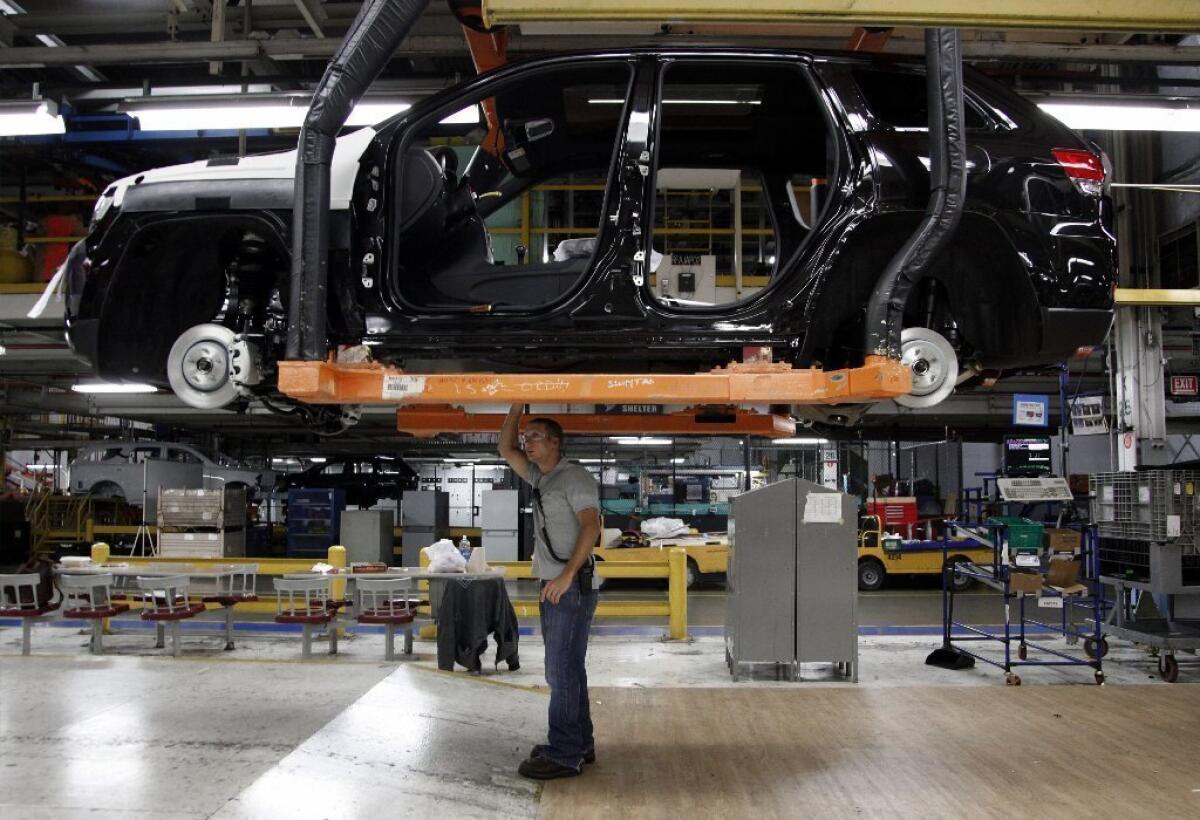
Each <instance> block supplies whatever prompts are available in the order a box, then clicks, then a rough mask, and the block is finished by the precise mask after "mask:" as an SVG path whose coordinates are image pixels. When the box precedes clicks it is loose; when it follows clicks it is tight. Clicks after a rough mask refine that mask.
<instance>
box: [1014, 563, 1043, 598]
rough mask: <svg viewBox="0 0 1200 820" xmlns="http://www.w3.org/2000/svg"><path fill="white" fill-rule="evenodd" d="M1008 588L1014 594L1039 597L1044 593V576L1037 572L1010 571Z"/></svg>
mask: <svg viewBox="0 0 1200 820" xmlns="http://www.w3.org/2000/svg"><path fill="white" fill-rule="evenodd" d="M1008 586H1009V588H1010V589H1012V591H1013V592H1022V593H1024V594H1026V595H1037V594H1038V593H1039V592H1041V591H1042V576H1041V575H1040V574H1039V573H1036V572H1021V571H1019V570H1015V569H1014V570H1010V571H1009V574H1008Z"/></svg>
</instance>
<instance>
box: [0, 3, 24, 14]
mask: <svg viewBox="0 0 1200 820" xmlns="http://www.w3.org/2000/svg"><path fill="white" fill-rule="evenodd" d="M24 13H25V9H23V8H21V7H20V6H18V5H17V4H16V3H15V2H13V0H0V14H24Z"/></svg>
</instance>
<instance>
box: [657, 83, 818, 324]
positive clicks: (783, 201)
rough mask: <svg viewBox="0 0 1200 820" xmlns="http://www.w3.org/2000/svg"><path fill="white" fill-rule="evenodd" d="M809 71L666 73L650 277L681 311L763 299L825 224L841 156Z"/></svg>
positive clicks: (660, 295) (663, 297) (661, 294)
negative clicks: (656, 255) (654, 263)
mask: <svg viewBox="0 0 1200 820" xmlns="http://www.w3.org/2000/svg"><path fill="white" fill-rule="evenodd" d="M800 71H801V69H799V68H797V67H792V66H779V65H774V66H767V65H761V64H759V65H756V64H754V63H745V64H741V65H729V64H722V65H715V64H706V63H701V64H688V63H680V64H676V65H673V66H670V67H668V68H667V70H666V72H665V74H664V79H663V83H662V91H661V94H662V97H661V99H662V105H661V113H660V123H661V124H660V129H659V138H658V145H657V149H656V152H657V169H658V170H657V172H656V175H655V195H654V229H653V237H652V239H653V249H654V250H655V251H656V252H657V251H661V253H662V255H663V259H662V262H661V264H660V265H659V266H658V269H657V270H656V271H655V272H654V273H653V274H652V275H651V277H649V280H650V281H649V282H648V284H649V287H650V290H651V292H652V293H653V294H654V296H655V297H657V298H658V299H660V300H661V301H664V302H667V303H668V304H670V305H671V306H672V307H678V308H684V309H687V308H695V309H704V308H711V307H720V306H723V305H729V304H732V303H735V302H739V301H743V300H746V299H750V298H753V297H754V296H756V295H757V294H758V293H760V292H761V291H762V290H763V289H764V288H766V287H768V286H770V285H771V283H772V282H774V281H777V280H778V279H779V278H781V277H782V276H783V275H784V274H785V273H786V271H788V270H789V269H791V266H790V265H789V262H790V261H791V260H793V259H794V258H795V257H796V255H797V252H798V251H799V249H800V248H801V246H802V245H803V244H804V242H805V240H806V239H807V237H808V236H810V235H811V234H812V233H813V230H814V228H815V227H816V225H817V223H818V222H819V219H820V215H821V211H822V208H823V207H824V204H825V193H826V191H827V190H828V184H827V181H828V180H829V179H830V178H832V176H833V173H834V170H835V169H834V163H835V162H836V150H835V149H834V147H833V145H832V136H831V135H830V132H829V130H828V125H827V123H826V119H825V117H824V116H823V114H822V112H821V110H820V109H819V108H818V104H819V103H818V101H817V100H816V98H815V97H814V95H813V93H812V91H811V87H810V85H809V83H808V82H807V81H806V79H805V78H804V77H803V76H801V75H800Z"/></svg>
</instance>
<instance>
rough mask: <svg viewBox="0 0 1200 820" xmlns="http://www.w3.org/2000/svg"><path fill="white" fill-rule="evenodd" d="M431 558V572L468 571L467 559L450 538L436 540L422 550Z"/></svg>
mask: <svg viewBox="0 0 1200 820" xmlns="http://www.w3.org/2000/svg"><path fill="white" fill-rule="evenodd" d="M421 551H422V552H423V553H425V557H426V558H428V559H429V571H430V572H466V571H467V559H466V558H463V556H462V553H461V552H459V551H458V547H456V546H454V542H453V541H451V540H450V539H449V538H443V539H441V540H440V541H434V542H433V543H432V544H430V545H429V546H428V547H425V548H424V549H423V550H421Z"/></svg>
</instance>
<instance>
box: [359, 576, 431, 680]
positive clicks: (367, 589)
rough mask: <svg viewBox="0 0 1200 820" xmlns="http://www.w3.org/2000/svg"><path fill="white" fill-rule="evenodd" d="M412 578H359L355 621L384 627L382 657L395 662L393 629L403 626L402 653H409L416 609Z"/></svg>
mask: <svg viewBox="0 0 1200 820" xmlns="http://www.w3.org/2000/svg"><path fill="white" fill-rule="evenodd" d="M412 580H413V579H411V578H373V579H367V578H359V579H358V580H357V581H356V582H355V583H357V584H358V622H359V623H360V624H383V627H384V632H383V634H384V636H385V641H386V643H385V646H386V649H385V651H384V658H385V659H387V660H389V661H394V660H395V659H396V627H397V626H403V627H404V654H405V655H411V654H412V645H413V627H412V625H413V620H414V619H415V618H416V615H417V610H416V606H415V603H414V601H413V599H412V598H411V597H410V593H411V592H412Z"/></svg>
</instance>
